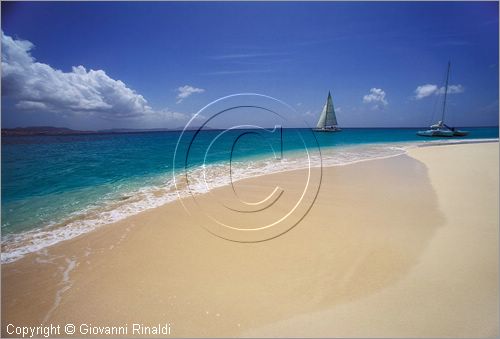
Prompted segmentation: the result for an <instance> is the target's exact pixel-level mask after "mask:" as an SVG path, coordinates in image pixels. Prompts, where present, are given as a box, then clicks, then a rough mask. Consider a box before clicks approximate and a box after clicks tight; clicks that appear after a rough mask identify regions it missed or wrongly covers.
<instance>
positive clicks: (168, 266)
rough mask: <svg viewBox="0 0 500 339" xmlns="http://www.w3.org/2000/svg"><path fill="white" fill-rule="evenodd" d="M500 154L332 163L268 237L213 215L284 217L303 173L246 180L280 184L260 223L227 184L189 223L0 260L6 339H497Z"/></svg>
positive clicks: (162, 221) (242, 188)
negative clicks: (219, 224)
mask: <svg viewBox="0 0 500 339" xmlns="http://www.w3.org/2000/svg"><path fill="white" fill-rule="evenodd" d="M498 160H499V159H498V143H497V142H495V143H482V144H464V145H451V146H450V145H449V146H435V147H423V148H417V149H413V150H411V151H410V153H409V155H403V156H398V157H393V158H388V159H381V160H373V161H366V162H362V163H357V164H352V165H347V166H337V167H330V168H325V169H324V170H323V176H322V182H321V188H320V190H319V193H318V195H317V197H316V196H315V195H314V194H313V193H314V192H312V193H308V194H306V196H305V197H304V204H305V205H306V207H307V205H308V203H312V202H313V200H314V199H316V200H314V204H313V205H312V208H311V209H310V211H309V213H307V215H305V217H304V218H303V219H302V220H301V221H300V223H298V224H297V226H295V227H294V228H292V229H291V230H290V231H289V232H286V233H284V234H283V235H281V236H279V237H277V238H275V239H272V240H269V241H264V242H257V243H239V242H233V241H228V240H224V239H222V238H220V237H217V236H214V235H213V234H211V233H209V232H207V230H206V229H205V228H204V227H206V226H207V225H208V226H209V229H211V230H214V229H215V228H213V227H212V226H210V224H209V221H208V220H209V219H208V217H207V214H208V215H212V216H217V218H219V219H220V220H224V221H226V222H227V221H229V223H230V224H231V225H239V226H240V227H242V228H249V227H252V226H254V225H261V224H262V225H263V224H266V223H267V222H268V221H269V220H276V218H278V219H279V215H280V213H281V214H283V213H286V211H287V210H289V209H290V207H291V206H293V205H294V203H295V201H297V199H298V198H300V194H301V192H302V190H303V188H304V182H305V178H306V173H307V172H306V171H290V172H284V173H279V174H273V175H266V176H262V177H259V178H253V179H249V180H244V181H241V182H238V183H237V184H236V185H235V186H236V187H235V190H236V191H237V193H238V195H239V196H240V197H242V198H244V199H245V200H247V201H253V202H255V201H258V200H260V199H263V198H264V197H265V196H267V195H268V194H269V193H270V192H272V190H273V188H274V187H275V185H276V183H278V185H279V186H280V187H281V188H282V189H283V190H284V193H283V194H282V196H281V197H280V198H279V199H278V200H277V201H276V203H275V204H274V205H272V208H271V207H270V208H268V209H266V210H263V211H262V213H236V215H239V217H237V218H235V217H234V215H235V213H234V212H231V211H230V210H228V209H224V208H220V203H221V202H222V203H224V202H227V203H231V197H232V196H233V194H234V192H233V191H232V189H231V188H230V187H224V188H221V189H217V190H215V191H213V193H211V194H206V195H203V196H200V197H198V199H197V204H198V205H196V204H193V202H192V201H185V205H186V207H187V208H188V210H189V213H187V212H186V210H185V209H184V208H183V206H182V204H181V203H180V202H179V201H178V202H175V203H171V204H168V205H165V206H162V207H160V208H157V209H154V210H150V211H147V212H143V213H141V214H138V215H136V216H133V217H130V218H128V219H126V220H124V221H121V222H118V223H115V224H112V225H109V226H106V227H103V228H101V229H99V230H97V231H94V232H91V233H89V234H86V235H84V236H80V237H78V238H76V239H73V240H70V241H67V242H64V243H62V244H59V245H56V246H53V247H51V248H49V249H48V250H47V251H44V252H43V253H39V254H33V255H30V256H27V257H25V258H23V259H21V260H19V261H17V262H14V263H12V264H8V265H3V266H2V335H3V336H7V333H6V325H8V324H9V323H12V324H15V325H16V326H18V325H21V326H27V325H39V324H40V323H42V322H43V323H45V324H55V325H57V324H61V325H64V324H66V323H73V324H75V325H77V328H78V327H79V325H80V324H83V323H85V324H92V325H94V326H124V325H128V326H129V328H130V327H131V324H132V323H143V324H144V325H147V326H153V325H156V324H158V323H163V324H164V323H170V326H171V335H172V336H184V337H186V336H212V337H213V336H217V337H221V336H264V337H270V336H280V337H282V336H302V337H304V336H309V337H310V336H328V337H336V336H354V337H362V336H371V337H373V336H400V337H424V336H426V337H428V336H433V337H436V336H438V337H439V336H495V335H498V319H499V311H498V225H499V224H498V211H499V207H498V206H499V205H498V204H499V197H498V192H499V191H498V187H499V186H498V174H499V168H498ZM316 174H317V173H316ZM200 206H201V207H200ZM218 206H219V207H218ZM228 211H229V212H228ZM304 211H305V209H302V210H301V209H298V210H297V213H298V214H297V215H292V216H291V217H290V218H291V219H293V218H296V219H297V220H298V219H300V215H301V214H303V212H304ZM231 218H232V219H231ZM250 233H251V232H250ZM241 234H243V235H242V236H241V239H240V240H242V239H243V240H245V237H247V236H246V235H245V234H246V233H245V232H240V233H238V237H240V235H241ZM269 234H271V233H269ZM223 235H224V236H226V235H227V236H231V234H229V233H228V234H223ZM264 235H266V234H264ZM253 237H254V236H253V235H251V236H249V238H248V239H254V238H253ZM131 334H132V333H131V331H130V329H129V332H128V335H129V336H130V335H131Z"/></svg>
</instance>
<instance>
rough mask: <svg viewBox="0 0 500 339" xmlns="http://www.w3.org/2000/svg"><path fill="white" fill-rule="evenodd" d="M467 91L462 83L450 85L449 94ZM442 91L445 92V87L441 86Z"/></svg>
mask: <svg viewBox="0 0 500 339" xmlns="http://www.w3.org/2000/svg"><path fill="white" fill-rule="evenodd" d="M463 91H465V89H464V87H463V86H462V85H449V86H448V94H456V93H463ZM441 93H442V94H444V87H441Z"/></svg>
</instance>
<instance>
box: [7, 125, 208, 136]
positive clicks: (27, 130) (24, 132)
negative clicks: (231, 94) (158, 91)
mask: <svg viewBox="0 0 500 339" xmlns="http://www.w3.org/2000/svg"><path fill="white" fill-rule="evenodd" d="M194 129H196V128H194ZM204 129H211V128H209V127H204ZM182 130H183V127H178V128H173V129H169V128H150V129H147V128H145V129H137V128H113V129H103V130H97V131H81V130H75V129H71V128H66V127H54V126H32V127H16V128H2V136H30V135H52V136H54V135H81V134H113V133H117V134H118V133H147V132H168V131H182Z"/></svg>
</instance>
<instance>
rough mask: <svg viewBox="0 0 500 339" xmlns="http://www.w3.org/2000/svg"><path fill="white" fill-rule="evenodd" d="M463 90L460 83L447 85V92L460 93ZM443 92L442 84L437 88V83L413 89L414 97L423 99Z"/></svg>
mask: <svg viewBox="0 0 500 339" xmlns="http://www.w3.org/2000/svg"><path fill="white" fill-rule="evenodd" d="M464 90H465V89H464V87H463V86H462V85H449V86H448V94H456V93H462V92H463V91H464ZM444 92H445V88H444V86H443V87H441V88H439V87H438V86H437V85H432V84H426V85H422V86H418V87H417V89H416V90H415V99H423V98H425V97H428V96H430V95H438V94H444Z"/></svg>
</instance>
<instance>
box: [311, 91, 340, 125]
mask: <svg viewBox="0 0 500 339" xmlns="http://www.w3.org/2000/svg"><path fill="white" fill-rule="evenodd" d="M336 125H337V117H336V116H335V109H334V108H333V101H332V95H331V94H330V92H328V98H327V99H326V103H325V106H324V107H323V111H322V112H321V116H320V117H319V120H318V124H317V125H316V127H317V128H326V127H331V126H336Z"/></svg>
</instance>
